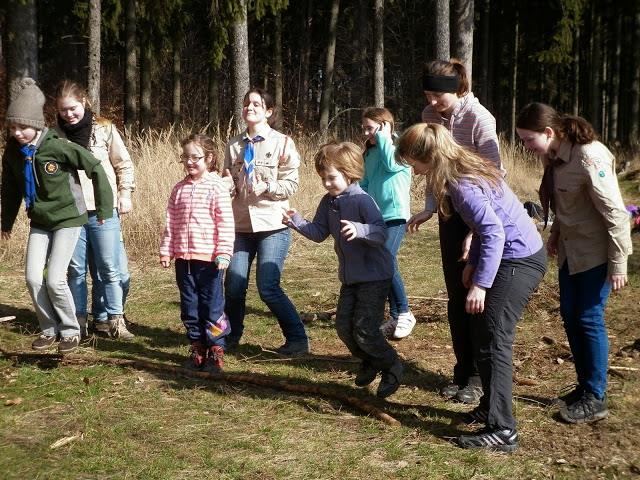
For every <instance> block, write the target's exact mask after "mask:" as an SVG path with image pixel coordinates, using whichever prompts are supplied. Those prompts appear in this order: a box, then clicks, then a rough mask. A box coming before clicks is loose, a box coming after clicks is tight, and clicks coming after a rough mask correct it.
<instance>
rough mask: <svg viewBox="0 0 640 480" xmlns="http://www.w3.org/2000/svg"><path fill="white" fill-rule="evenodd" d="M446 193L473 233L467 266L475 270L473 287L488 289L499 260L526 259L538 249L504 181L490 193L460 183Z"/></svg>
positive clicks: (525, 217)
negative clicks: (468, 264) (474, 267)
mask: <svg viewBox="0 0 640 480" xmlns="http://www.w3.org/2000/svg"><path fill="white" fill-rule="evenodd" d="M448 192H449V195H450V196H451V201H452V203H453V208H455V210H456V212H458V213H459V214H460V216H461V217H462V219H463V220H464V222H465V223H466V224H467V225H468V226H469V228H470V229H471V230H472V231H473V240H472V242H471V251H470V252H469V263H470V264H471V265H475V266H476V271H475V273H474V275H473V282H474V283H475V284H476V285H479V286H481V287H485V288H491V286H492V285H493V280H494V278H495V276H496V273H497V271H498V267H499V266H500V261H501V260H502V259H503V258H504V259H510V258H524V257H528V256H530V255H533V254H534V253H536V252H538V250H540V249H541V248H542V238H541V237H540V234H539V233H538V230H537V229H536V226H535V224H534V223H533V221H532V220H531V218H530V217H529V215H527V211H526V210H525V209H524V206H523V205H522V203H521V202H520V200H519V199H518V197H517V196H516V195H515V194H514V193H513V192H512V191H511V189H510V188H509V186H508V185H507V184H506V183H505V182H504V181H502V180H501V182H500V188H499V189H492V188H491V187H490V186H489V185H488V184H486V183H482V184H481V185H477V184H475V183H472V182H470V181H469V180H462V181H461V182H459V183H458V184H455V185H454V184H449V186H448Z"/></svg>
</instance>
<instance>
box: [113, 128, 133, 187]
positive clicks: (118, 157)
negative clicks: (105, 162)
mask: <svg viewBox="0 0 640 480" xmlns="http://www.w3.org/2000/svg"><path fill="white" fill-rule="evenodd" d="M106 128H108V129H109V134H108V135H109V136H108V145H109V160H110V161H111V165H113V170H114V171H115V172H116V180H117V185H118V192H117V193H118V197H121V198H131V192H133V191H134V190H135V187H136V186H135V182H134V166H133V161H131V156H130V155H129V152H128V151H127V147H125V145H124V142H123V141H122V137H121V136H120V133H119V132H118V129H117V128H116V127H115V126H114V125H113V124H110V125H109V126H108V127H106Z"/></svg>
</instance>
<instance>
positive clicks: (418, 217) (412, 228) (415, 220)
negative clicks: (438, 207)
mask: <svg viewBox="0 0 640 480" xmlns="http://www.w3.org/2000/svg"><path fill="white" fill-rule="evenodd" d="M432 216H433V212H430V211H429V210H423V211H422V212H420V213H416V214H415V215H414V216H412V217H411V218H410V219H409V221H408V222H407V226H406V229H407V232H409V233H414V232H417V231H418V229H419V228H420V225H422V224H423V223H424V222H426V221H427V220H429V219H430V218H431V217H432Z"/></svg>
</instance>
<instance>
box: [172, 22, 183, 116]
mask: <svg viewBox="0 0 640 480" xmlns="http://www.w3.org/2000/svg"><path fill="white" fill-rule="evenodd" d="M181 47H182V38H180V36H179V35H176V37H175V38H174V40H173V105H172V107H171V117H172V120H173V123H180V120H181V119H182V115H181V114H180V112H181V103H182V100H181V97H182V48H181Z"/></svg>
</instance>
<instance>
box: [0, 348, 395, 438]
mask: <svg viewBox="0 0 640 480" xmlns="http://www.w3.org/2000/svg"><path fill="white" fill-rule="evenodd" d="M0 352H2V355H3V356H4V357H5V358H10V359H14V360H16V361H19V360H20V359H40V360H57V361H59V362H61V363H63V364H66V365H84V364H90V363H106V364H109V365H116V366H120V367H131V368H136V369H139V370H151V371H156V372H162V373H167V372H169V373H175V374H178V375H182V376H185V377H193V378H206V379H210V380H217V381H225V382H230V383H245V384H250V385H258V386H262V387H268V388H273V389H276V390H284V391H286V392H295V393H308V394H315V395H320V396H323V397H328V398H332V399H335V400H338V401H340V402H342V403H346V404H347V405H350V406H352V407H354V408H356V409H358V410H360V411H363V412H365V413H367V414H369V415H372V416H373V417H375V418H377V419H378V420H380V421H382V422H384V423H386V424H387V425H392V426H398V425H400V422H399V421H398V420H396V419H395V418H393V417H392V416H391V415H389V414H388V413H386V412H384V411H382V410H380V409H379V408H377V407H375V406H373V405H371V404H369V403H367V402H365V401H364V400H362V399H360V398H358V397H355V396H352V395H348V394H346V393H343V392H339V391H337V390H335V389H331V388H327V387H325V386H323V385H319V384H294V383H289V382H287V381H285V380H278V379H275V378H273V377H270V376H268V375H261V374H257V373H249V374H245V373H224V372H221V373H209V372H204V371H197V370H189V369H187V368H183V367H178V366H175V365H170V364H167V363H160V362H152V361H148V360H139V359H136V360H132V359H125V358H109V357H101V358H96V357H87V356H85V355H74V354H71V355H60V354H55V353H54V354H51V353H31V352H9V351H5V350H3V349H0Z"/></svg>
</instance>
